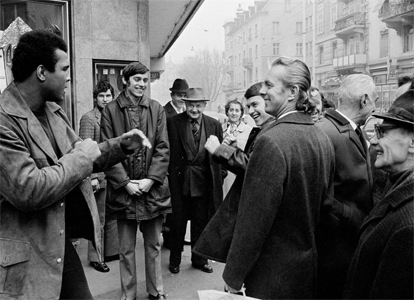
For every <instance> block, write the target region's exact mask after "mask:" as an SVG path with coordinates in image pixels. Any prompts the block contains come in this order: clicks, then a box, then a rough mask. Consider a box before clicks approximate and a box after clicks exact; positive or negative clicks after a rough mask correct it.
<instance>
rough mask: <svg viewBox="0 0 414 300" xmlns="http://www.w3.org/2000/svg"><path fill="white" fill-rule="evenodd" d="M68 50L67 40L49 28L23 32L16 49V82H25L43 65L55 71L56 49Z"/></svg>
mask: <svg viewBox="0 0 414 300" xmlns="http://www.w3.org/2000/svg"><path fill="white" fill-rule="evenodd" d="M57 49H60V50H62V51H64V52H66V53H67V52H68V46H67V45H66V42H65V41H64V40H63V39H62V38H61V37H59V36H58V35H56V34H54V33H51V32H50V31H47V30H34V31H29V32H26V33H25V34H23V35H22V36H21V37H20V40H19V43H18V44H17V46H16V49H15V50H14V54H13V59H12V73H13V77H14V80H15V81H16V82H23V81H25V80H26V79H27V78H29V77H30V75H32V74H33V72H34V71H35V70H36V69H37V67H38V66H39V65H43V66H44V67H45V68H46V70H48V71H49V72H54V71H55V65H56V63H57V61H58V58H57V57H56V54H55V52H56V50H57Z"/></svg>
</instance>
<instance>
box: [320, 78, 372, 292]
mask: <svg viewBox="0 0 414 300" xmlns="http://www.w3.org/2000/svg"><path fill="white" fill-rule="evenodd" d="M377 99H378V94H377V92H376V89H375V84H374V82H373V80H372V78H371V77H369V76H368V75H364V74H352V75H349V76H347V77H346V78H345V79H344V81H343V82H342V84H341V86H340V88H339V103H338V108H337V109H336V110H334V109H328V110H327V111H326V113H325V117H324V118H322V119H321V120H320V121H319V122H317V123H316V126H317V127H319V128H320V129H322V130H323V131H324V132H325V133H326V134H327V135H328V136H329V138H330V139H331V141H332V144H333V145H334V148H335V178H334V198H333V199H329V201H328V202H325V203H324V204H323V207H322V213H321V222H320V225H319V227H318V231H317V239H316V242H317V247H318V292H317V297H318V298H321V299H339V298H341V296H342V292H343V286H344V283H345V278H346V274H347V272H348V268H349V264H350V262H351V259H352V255H353V253H354V251H355V248H356V245H357V241H358V238H357V232H358V230H359V228H360V227H361V224H362V221H363V220H364V218H365V217H366V216H367V215H368V213H369V212H370V211H371V209H372V207H373V195H372V184H373V180H372V172H371V162H370V154H369V150H368V145H369V142H368V141H367V138H366V136H365V134H364V133H363V132H362V130H361V128H360V127H359V126H361V125H363V124H365V121H366V119H367V118H368V117H369V116H371V114H372V112H373V111H374V110H375V101H376V100H377Z"/></svg>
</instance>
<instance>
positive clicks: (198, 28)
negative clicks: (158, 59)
mask: <svg viewBox="0 0 414 300" xmlns="http://www.w3.org/2000/svg"><path fill="white" fill-rule="evenodd" d="M239 4H241V7H242V8H243V9H244V10H246V9H247V8H248V7H249V6H250V5H254V0H204V3H203V4H202V5H201V7H200V8H199V10H198V11H197V12H196V14H195V16H194V17H193V18H192V19H191V21H190V23H189V24H188V25H187V27H186V28H185V29H184V31H183V33H182V34H181V35H180V37H179V38H178V39H177V40H176V42H175V43H174V44H173V46H172V47H171V48H170V50H169V51H168V52H167V54H166V55H165V58H166V60H167V61H168V60H170V58H171V60H172V61H173V62H174V63H181V61H182V59H183V58H184V57H186V56H190V55H192V53H194V52H191V50H192V49H194V51H198V50H202V49H205V48H208V49H211V50H212V49H218V50H221V51H224V28H223V25H224V23H226V22H229V21H233V19H234V18H235V17H236V10H237V7H238V6H239Z"/></svg>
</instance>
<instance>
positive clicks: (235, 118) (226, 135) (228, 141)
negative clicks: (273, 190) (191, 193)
mask: <svg viewBox="0 0 414 300" xmlns="http://www.w3.org/2000/svg"><path fill="white" fill-rule="evenodd" d="M224 108H225V112H226V116H227V118H228V120H227V122H226V123H224V124H223V125H222V126H223V143H224V144H225V145H228V146H232V147H235V148H239V149H241V150H242V151H243V150H244V148H245V147H246V143H247V139H248V138H249V134H250V131H251V130H252V127H251V126H249V125H247V124H246V123H245V122H244V121H243V116H244V107H243V105H242V104H241V103H240V102H239V101H238V100H231V101H229V102H228V103H227V104H226V106H225V107H224ZM235 178H236V175H235V174H234V173H232V172H228V174H227V177H226V178H225V179H224V183H223V195H224V196H226V195H227V193H228V191H229V190H230V187H231V185H232V184H233V182H234V179H235Z"/></svg>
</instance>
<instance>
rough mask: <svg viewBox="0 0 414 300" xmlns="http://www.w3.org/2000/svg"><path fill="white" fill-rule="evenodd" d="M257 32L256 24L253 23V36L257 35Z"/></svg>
mask: <svg viewBox="0 0 414 300" xmlns="http://www.w3.org/2000/svg"><path fill="white" fill-rule="evenodd" d="M258 35H259V34H258V33H257V24H255V25H254V36H255V37H257V36H258Z"/></svg>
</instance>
